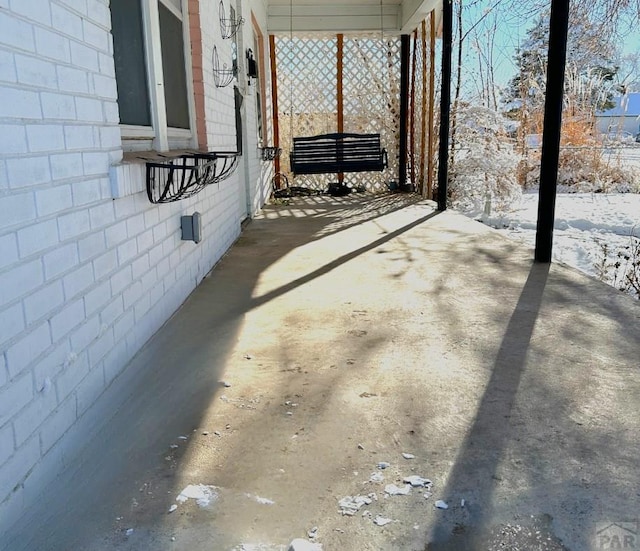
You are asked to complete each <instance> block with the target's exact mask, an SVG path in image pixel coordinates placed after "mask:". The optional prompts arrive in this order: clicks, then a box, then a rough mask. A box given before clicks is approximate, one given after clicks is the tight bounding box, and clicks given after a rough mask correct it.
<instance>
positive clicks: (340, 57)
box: [336, 34, 344, 184]
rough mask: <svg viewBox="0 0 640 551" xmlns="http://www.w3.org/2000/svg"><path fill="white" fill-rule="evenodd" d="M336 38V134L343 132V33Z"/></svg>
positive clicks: (339, 175) (341, 179) (342, 176)
mask: <svg viewBox="0 0 640 551" xmlns="http://www.w3.org/2000/svg"><path fill="white" fill-rule="evenodd" d="M337 38H338V49H337V54H336V72H337V76H338V79H337V88H338V89H337V90H336V99H337V103H338V105H337V106H336V107H337V114H338V120H337V124H338V134H342V133H343V132H344V80H343V76H344V75H343V73H344V35H343V34H339V35H338V36H337ZM338 182H340V183H341V184H342V183H343V182H344V172H339V173H338Z"/></svg>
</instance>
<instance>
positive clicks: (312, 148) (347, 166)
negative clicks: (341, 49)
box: [289, 0, 389, 187]
mask: <svg viewBox="0 0 640 551" xmlns="http://www.w3.org/2000/svg"><path fill="white" fill-rule="evenodd" d="M289 17H290V35H291V36H290V39H293V0H290V4H289ZM383 33H384V26H383V7H382V0H380V35H381V39H382V37H383ZM290 99H291V118H290V124H291V125H292V126H293V89H291V98H290ZM291 135H292V136H293V131H291ZM289 160H290V165H291V172H292V173H293V175H294V176H296V175H304V174H338V175H339V179H340V183H339V185H340V186H343V184H342V174H344V173H349V172H374V171H375V172H382V171H383V170H384V169H385V168H387V166H388V164H389V162H388V156H387V151H386V150H385V149H384V148H383V147H382V145H381V140H380V134H379V133H377V134H357V133H347V132H333V133H330V134H319V135H316V136H299V137H294V138H293V147H292V150H291V153H290V156H289ZM345 187H346V186H345Z"/></svg>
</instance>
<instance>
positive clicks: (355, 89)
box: [275, 35, 400, 190]
mask: <svg viewBox="0 0 640 551" xmlns="http://www.w3.org/2000/svg"><path fill="white" fill-rule="evenodd" d="M275 43H276V66H277V77H278V81H277V86H278V111H279V113H278V122H279V125H280V147H281V148H282V150H283V154H282V156H281V165H280V170H281V171H283V172H285V173H286V174H287V176H288V177H289V181H290V182H292V181H293V178H292V175H291V173H290V165H289V153H290V151H291V145H292V141H291V138H292V136H314V135H316V134H326V133H329V132H337V130H338V128H337V126H338V109H337V86H338V78H337V67H336V56H337V51H338V41H337V37H336V36H335V35H333V36H325V37H318V36H296V37H293V38H291V37H285V36H280V37H276V41H275ZM399 88H400V41H399V40H398V39H396V38H393V39H389V40H385V41H384V43H381V39H380V36H377V37H374V36H359V37H358V38H353V37H352V38H349V37H346V36H345V38H344V53H343V97H344V131H345V132H361V133H377V132H379V133H380V134H381V137H382V144H383V147H384V148H386V149H387V152H388V154H389V165H390V167H389V169H387V170H386V171H385V172H383V173H379V172H365V173H352V174H345V182H346V183H348V184H349V185H351V186H356V187H365V188H366V189H367V190H384V189H387V182H388V181H389V180H390V179H395V178H397V176H396V174H397V162H398V160H397V157H398V128H399V120H398V116H399V111H400V108H399V105H400V92H399ZM292 113H293V116H292ZM332 179H334V178H332V176H330V175H328V176H327V175H300V176H297V177H296V180H295V185H299V186H305V187H310V188H313V189H326V188H327V183H328V181H330V180H332Z"/></svg>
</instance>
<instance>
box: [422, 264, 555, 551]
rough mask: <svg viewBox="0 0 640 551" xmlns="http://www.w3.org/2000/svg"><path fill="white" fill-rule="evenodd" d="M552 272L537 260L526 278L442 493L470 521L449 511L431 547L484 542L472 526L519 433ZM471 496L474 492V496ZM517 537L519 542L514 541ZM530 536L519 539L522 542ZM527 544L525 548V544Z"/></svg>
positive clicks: (486, 507)
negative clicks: (519, 404)
mask: <svg viewBox="0 0 640 551" xmlns="http://www.w3.org/2000/svg"><path fill="white" fill-rule="evenodd" d="M548 276H549V265H548V264H537V263H536V264H532V266H531V270H530V272H529V275H528V277H527V280H526V282H525V284H524V286H523V288H522V292H521V294H520V297H519V299H518V302H517V304H516V306H515V309H514V311H513V314H512V315H511V318H510V319H509V323H508V325H507V328H506V331H505V334H504V338H503V339H502V343H501V345H500V349H499V350H498V353H497V356H496V359H495V365H494V367H493V370H492V372H491V377H490V379H489V381H488V383H487V385H486V388H485V391H484V395H483V396H482V399H481V401H480V403H479V406H478V409H477V412H476V415H475V420H474V421H473V424H472V426H471V427H470V429H469V432H468V434H467V437H466V439H465V440H464V442H463V443H462V446H461V447H460V450H459V453H458V456H457V457H456V459H455V465H454V467H453V469H452V470H451V472H450V474H449V476H448V481H447V486H446V488H445V489H444V490H443V491H442V495H443V496H446V497H445V499H446V500H447V502H448V503H450V504H451V505H452V506H453V505H454V501H455V502H457V503H462V501H461V500H462V499H464V498H462V497H460V496H467V498H466V500H465V501H466V503H465V505H464V507H463V508H465V509H466V511H465V512H466V515H465V518H466V522H467V523H468V524H469V528H468V527H467V526H466V525H464V526H463V525H462V523H454V524H452V523H451V522H450V521H445V520H444V519H445V517H442V518H443V520H442V521H440V522H439V523H438V524H436V526H435V527H434V528H433V535H432V543H431V544H430V545H429V546H428V547H427V549H428V550H433V551H438V550H443V551H444V550H450V551H453V550H457V551H466V550H477V549H481V548H484V547H483V545H484V544H486V541H483V538H484V537H486V536H484V535H480V534H478V532H477V531H474V530H473V529H471V527H473V526H475V527H483V528H484V527H486V526H487V525H488V524H489V523H490V520H489V519H491V518H492V517H493V511H492V510H491V509H492V508H491V504H492V502H493V494H494V489H495V485H496V484H497V481H498V480H499V478H498V465H499V464H500V462H501V460H502V458H503V453H504V448H505V446H506V444H507V442H508V441H509V440H510V439H511V438H513V437H514V434H513V432H514V428H513V426H512V423H511V413H512V409H513V406H514V403H515V399H516V395H517V394H518V389H519V387H520V380H521V376H522V374H523V372H524V370H525V367H526V365H527V355H528V352H529V345H530V341H531V337H532V335H533V330H534V327H535V324H536V321H537V319H538V316H539V314H540V307H541V304H542V299H543V296H544V292H545V286H546V283H547V278H548ZM470 496H473V497H472V498H471V499H470ZM514 543H515V542H514ZM523 544H526V542H524V541H522V542H520V545H523ZM522 548H523V549H524V548H526V545H525V547H522Z"/></svg>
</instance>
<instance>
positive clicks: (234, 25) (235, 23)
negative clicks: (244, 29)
mask: <svg viewBox="0 0 640 551" xmlns="http://www.w3.org/2000/svg"><path fill="white" fill-rule="evenodd" d="M218 17H219V18H220V33H221V34H222V38H224V39H227V38H233V37H234V36H235V34H236V33H237V32H238V29H240V27H241V26H242V24H243V23H244V19H243V18H242V17H239V18H238V19H234V18H232V17H229V18H228V17H227V14H226V13H225V11H224V3H223V2H222V0H220V5H219V7H218Z"/></svg>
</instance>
